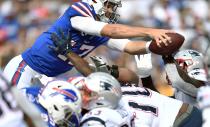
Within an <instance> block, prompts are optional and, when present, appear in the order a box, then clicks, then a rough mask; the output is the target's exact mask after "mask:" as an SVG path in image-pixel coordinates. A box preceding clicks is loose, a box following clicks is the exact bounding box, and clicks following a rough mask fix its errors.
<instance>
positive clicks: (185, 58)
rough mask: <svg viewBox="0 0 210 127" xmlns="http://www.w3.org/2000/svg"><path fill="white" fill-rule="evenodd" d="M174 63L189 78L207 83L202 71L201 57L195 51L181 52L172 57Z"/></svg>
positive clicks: (202, 62) (203, 70) (204, 73)
mask: <svg viewBox="0 0 210 127" xmlns="http://www.w3.org/2000/svg"><path fill="white" fill-rule="evenodd" d="M174 59H175V63H176V64H177V65H178V66H179V67H180V68H181V69H182V70H183V71H184V72H186V73H187V74H188V76H189V77H191V78H193V79H196V80H199V81H207V75H206V72H205V69H204V61H203V60H204V58H203V55H202V54H201V53H199V52H197V51H195V50H182V51H179V52H177V53H176V54H175V55H174Z"/></svg>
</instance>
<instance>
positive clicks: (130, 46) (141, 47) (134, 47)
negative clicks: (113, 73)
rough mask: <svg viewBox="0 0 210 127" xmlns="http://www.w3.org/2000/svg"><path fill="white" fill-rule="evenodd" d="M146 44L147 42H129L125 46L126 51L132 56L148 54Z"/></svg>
mask: <svg viewBox="0 0 210 127" xmlns="http://www.w3.org/2000/svg"><path fill="white" fill-rule="evenodd" d="M146 43H147V42H129V43H127V45H126V46H125V48H124V51H125V52H126V53H129V54H131V55H139V54H146V53H148V51H147V50H146V49H147V48H146Z"/></svg>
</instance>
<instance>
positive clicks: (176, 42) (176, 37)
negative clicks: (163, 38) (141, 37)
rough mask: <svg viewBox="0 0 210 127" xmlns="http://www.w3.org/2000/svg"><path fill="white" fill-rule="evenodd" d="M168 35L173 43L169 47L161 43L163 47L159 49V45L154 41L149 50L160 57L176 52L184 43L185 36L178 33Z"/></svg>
mask: <svg viewBox="0 0 210 127" xmlns="http://www.w3.org/2000/svg"><path fill="white" fill-rule="evenodd" d="M167 35H168V36H169V37H170V38H171V41H172V42H171V43H168V46H165V45H164V44H163V43H161V47H158V45H157V43H156V42H155V40H154V39H153V40H152V42H151V43H150V45H149V50H150V51H151V52H152V53H155V54H158V55H170V54H172V53H174V52H176V51H177V50H178V49H179V48H180V47H181V46H182V44H183V43H184V40H185V38H184V36H182V35H181V34H178V33H167Z"/></svg>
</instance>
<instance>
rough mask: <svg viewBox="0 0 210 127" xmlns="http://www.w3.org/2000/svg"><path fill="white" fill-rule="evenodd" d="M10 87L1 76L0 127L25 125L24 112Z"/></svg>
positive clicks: (20, 126)
mask: <svg viewBox="0 0 210 127" xmlns="http://www.w3.org/2000/svg"><path fill="white" fill-rule="evenodd" d="M9 87H11V86H8V85H7V84H6V82H5V81H3V80H2V79H1V78H0V127H25V124H24V122H23V112H22V111H21V110H20V109H19V107H18V106H17V102H16V101H15V99H14V96H13V94H12V93H11V91H10V90H11V89H10V88H9Z"/></svg>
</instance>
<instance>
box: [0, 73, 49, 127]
mask: <svg viewBox="0 0 210 127" xmlns="http://www.w3.org/2000/svg"><path fill="white" fill-rule="evenodd" d="M0 123H1V124H0V127H26V126H30V127H46V124H45V123H44V122H43V121H42V119H41V116H40V112H39V111H38V109H37V108H36V107H35V106H34V105H33V104H31V103H30V102H29V101H27V99H25V97H24V96H23V95H22V94H21V93H20V91H19V90H18V89H17V88H16V87H15V86H12V85H11V84H10V83H9V82H8V81H7V79H6V78H5V76H4V75H3V73H2V72H1V74H0Z"/></svg>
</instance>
